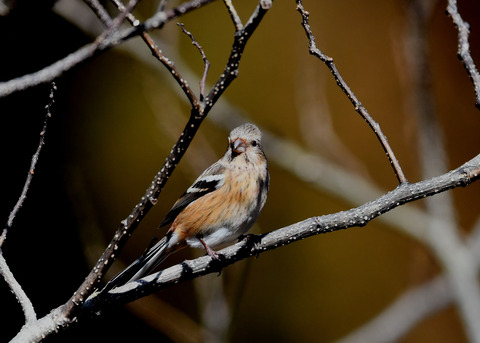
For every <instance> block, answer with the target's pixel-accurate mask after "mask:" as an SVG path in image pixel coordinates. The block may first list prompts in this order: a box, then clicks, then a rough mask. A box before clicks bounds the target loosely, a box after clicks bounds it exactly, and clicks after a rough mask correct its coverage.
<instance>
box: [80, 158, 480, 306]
mask: <svg viewBox="0 0 480 343" xmlns="http://www.w3.org/2000/svg"><path fill="white" fill-rule="evenodd" d="M479 178H480V155H477V156H476V157H475V158H473V159H472V160H470V161H468V162H467V163H465V164H463V165H462V166H460V167H459V168H457V169H455V170H452V171H450V172H448V173H446V174H443V175H441V176H438V177H434V178H432V179H429V180H425V181H421V182H418V183H413V184H403V185H400V186H398V187H397V188H396V189H395V190H393V191H391V192H389V193H387V194H385V195H383V196H381V197H380V198H377V199H375V200H373V201H371V202H368V203H366V204H364V205H362V206H359V207H357V208H353V209H351V210H348V211H342V212H338V213H334V214H329V215H324V216H321V217H313V218H309V219H306V220H303V221H301V222H298V223H295V224H292V225H290V226H287V227H284V228H281V229H277V230H275V231H271V232H269V233H267V234H264V235H258V236H253V235H251V237H253V238H251V239H248V240H243V241H241V242H239V243H237V244H235V245H232V246H229V247H227V248H225V249H223V250H221V251H219V254H221V255H222V256H223V258H222V259H221V260H220V261H219V262H218V261H213V260H212V259H211V258H210V257H209V256H203V257H200V258H197V259H195V260H191V261H184V262H182V263H181V264H178V265H175V266H172V267H170V268H167V269H165V270H162V271H160V272H158V273H155V274H152V275H149V276H147V277H145V278H142V279H140V280H137V281H133V282H130V283H128V284H126V285H125V286H122V287H118V288H116V289H114V290H111V291H109V292H108V294H105V293H103V294H102V295H101V296H93V297H92V298H90V299H89V300H88V301H87V302H86V303H85V304H84V309H85V310H87V311H97V310H98V307H99V306H104V305H105V302H107V303H115V304H118V303H125V302H130V301H134V300H136V299H138V298H140V297H144V296H146V295H148V294H151V293H153V292H156V291H158V290H160V289H164V288H168V287H171V286H173V285H175V284H177V283H178V282H183V281H187V280H191V279H193V278H196V277H198V276H202V275H205V274H210V273H216V272H218V271H219V270H221V269H222V268H224V267H226V266H228V265H231V264H233V263H235V262H237V261H239V260H242V259H244V258H247V257H250V256H254V255H257V254H259V253H263V252H265V251H268V250H272V249H276V248H278V247H281V246H284V245H288V244H290V243H293V242H296V241H299V240H302V239H305V238H307V237H310V236H314V235H318V234H322V233H329V232H332V231H337V230H343V229H346V228H349V227H357V226H358V227H361V226H365V225H366V224H367V223H368V222H369V221H370V220H372V219H373V218H376V217H378V216H379V215H381V214H383V213H386V212H388V211H390V210H392V209H394V208H396V207H398V206H401V205H403V204H405V203H408V202H411V201H415V200H418V199H421V198H424V197H427V196H433V195H436V194H438V193H440V192H444V191H447V190H450V189H452V188H456V187H464V186H467V185H468V184H470V183H472V182H474V181H476V180H478V179H479ZM252 242H254V243H255V244H252Z"/></svg>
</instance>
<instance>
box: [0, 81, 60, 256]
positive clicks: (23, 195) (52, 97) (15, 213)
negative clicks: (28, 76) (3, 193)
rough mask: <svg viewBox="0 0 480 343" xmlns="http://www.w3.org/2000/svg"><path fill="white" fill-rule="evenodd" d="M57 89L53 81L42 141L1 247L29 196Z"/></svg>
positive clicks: (8, 221) (32, 161) (3, 233)
mask: <svg viewBox="0 0 480 343" xmlns="http://www.w3.org/2000/svg"><path fill="white" fill-rule="evenodd" d="M56 90H57V86H56V85H55V82H52V87H51V89H50V95H49V98H50V101H49V102H48V104H47V105H46V106H45V108H46V110H47V113H46V115H45V119H44V120H43V127H42V131H40V142H39V143H38V147H37V150H36V151H35V153H34V154H33V156H32V160H31V162H30V169H29V170H28V173H27V178H26V180H25V184H24V185H23V190H22V193H21V194H20V197H19V198H18V200H17V203H16V204H15V206H14V207H13V210H12V211H11V212H10V215H9V216H8V220H7V224H6V225H5V227H4V229H3V232H2V234H1V235H0V247H1V246H2V245H3V242H4V241H5V239H6V238H7V232H8V230H9V229H10V228H11V227H12V225H13V221H14V220H15V217H16V215H17V213H18V211H19V210H20V208H21V207H22V205H23V202H24V201H25V199H26V198H27V193H28V190H29V188H30V184H31V182H32V179H33V174H35V168H36V167H37V162H38V159H39V157H40V152H41V151H42V147H43V145H44V144H45V134H46V133H47V126H48V122H49V120H50V118H51V117H52V113H51V109H52V106H53V103H54V102H55V99H54V97H55V91H56Z"/></svg>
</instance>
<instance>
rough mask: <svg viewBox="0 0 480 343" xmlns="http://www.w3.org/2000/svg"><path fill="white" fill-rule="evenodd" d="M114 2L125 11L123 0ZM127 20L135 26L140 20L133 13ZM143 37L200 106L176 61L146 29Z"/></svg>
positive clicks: (190, 97)
mask: <svg viewBox="0 0 480 343" xmlns="http://www.w3.org/2000/svg"><path fill="white" fill-rule="evenodd" d="M112 2H113V3H114V4H115V6H117V8H118V9H119V10H120V11H123V9H124V8H125V7H124V5H123V3H122V2H121V0H112ZM127 20H128V21H129V22H130V23H131V24H132V25H133V26H138V25H139V23H140V22H139V21H138V19H136V18H135V16H134V15H133V14H131V13H130V14H129V15H128V16H127ZM104 24H105V23H104ZM140 36H141V37H142V39H143V41H144V42H145V43H146V44H147V46H148V47H149V49H150V52H151V53H152V55H153V56H154V57H156V58H157V59H158V60H159V61H160V62H161V63H162V64H163V65H164V66H165V68H167V70H168V71H169V72H170V74H171V75H172V76H173V78H174V79H175V81H177V83H178V84H179V85H180V87H181V88H182V90H183V92H184V93H185V95H186V96H187V98H188V100H189V101H190V104H191V105H192V107H194V108H200V103H199V101H198V99H197V96H196V95H195V93H194V92H193V90H192V89H191V88H190V85H189V84H188V82H187V80H186V78H184V77H183V76H182V74H181V73H180V72H179V71H178V69H177V67H176V66H175V63H173V61H172V60H170V59H169V58H168V57H166V56H165V55H164V54H163V52H162V50H160V49H159V47H158V45H157V44H156V43H155V41H154V40H153V38H152V37H151V36H150V35H149V34H148V33H147V32H145V31H142V33H141V34H140Z"/></svg>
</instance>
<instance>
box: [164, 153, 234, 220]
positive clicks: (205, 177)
mask: <svg viewBox="0 0 480 343" xmlns="http://www.w3.org/2000/svg"><path fill="white" fill-rule="evenodd" d="M224 180H225V167H224V166H223V165H222V164H221V163H219V162H217V163H214V164H212V165H211V166H210V167H208V168H207V169H206V170H205V171H204V172H203V173H202V175H200V176H199V177H198V178H197V179H196V180H195V182H194V183H193V185H191V186H190V187H189V188H188V189H187V190H186V192H185V193H183V195H182V196H181V197H180V198H179V199H178V200H177V202H176V203H175V204H174V205H173V207H172V209H171V210H170V211H169V212H168V213H167V215H166V216H165V219H164V220H163V221H162V222H161V223H160V225H159V227H162V226H164V225H167V224H170V223H172V222H173V221H174V220H175V218H176V217H177V216H178V214H179V213H180V212H182V211H183V209H184V208H185V207H187V206H188V205H190V204H191V203H192V202H194V201H195V200H197V199H199V198H201V197H202V196H204V195H205V194H208V193H211V192H213V191H215V190H217V189H218V188H219V187H220V186H222V185H223V182H224Z"/></svg>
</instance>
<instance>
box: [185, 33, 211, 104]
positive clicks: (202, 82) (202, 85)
mask: <svg viewBox="0 0 480 343" xmlns="http://www.w3.org/2000/svg"><path fill="white" fill-rule="evenodd" d="M177 25H178V26H180V27H181V28H182V31H183V33H185V34H186V35H187V36H188V37H190V39H191V40H192V44H193V45H195V46H196V47H197V49H198V51H199V52H200V55H202V59H203V63H204V64H205V68H204V69H203V76H202V79H201V80H200V101H203V99H204V97H205V83H206V82H207V75H208V69H209V68H210V62H209V61H208V59H207V55H205V52H204V51H203V49H202V46H201V45H200V44H198V42H197V41H196V40H195V38H194V37H193V35H192V33H191V32H190V31H188V30H187V29H185V25H183V24H182V23H177Z"/></svg>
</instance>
